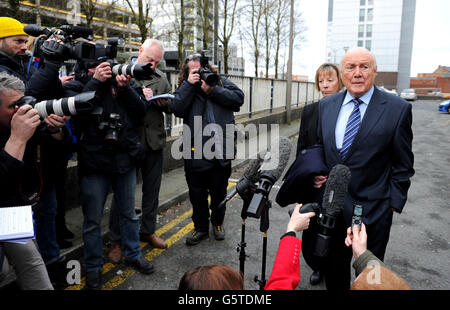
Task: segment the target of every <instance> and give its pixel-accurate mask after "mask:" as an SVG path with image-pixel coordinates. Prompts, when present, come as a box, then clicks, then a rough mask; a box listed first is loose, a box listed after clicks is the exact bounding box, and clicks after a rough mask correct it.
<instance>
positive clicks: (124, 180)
mask: <svg viewBox="0 0 450 310" xmlns="http://www.w3.org/2000/svg"><path fill="white" fill-rule="evenodd" d="M85 65H86V66H85V68H86V69H87V70H89V73H90V75H88V76H84V77H82V78H81V80H80V79H77V80H75V81H73V82H70V83H68V84H67V85H65V86H64V88H65V95H66V96H72V95H76V94H79V93H82V92H86V91H96V95H97V97H98V107H99V108H100V109H101V111H98V112H97V113H94V114H90V115H77V116H74V117H72V120H73V125H74V132H75V134H76V135H77V138H78V168H79V170H78V176H79V179H80V193H81V205H82V209H83V215H84V222H83V241H84V245H85V246H84V259H85V267H86V284H87V287H88V288H91V289H96V288H100V286H101V268H102V265H103V243H102V236H101V220H102V213H103V208H104V204H105V201H106V197H107V195H108V192H109V190H110V188H111V187H112V189H113V191H114V197H115V203H116V207H117V211H118V212H119V217H120V233H121V236H122V251H123V253H124V256H125V257H126V262H127V263H128V264H129V265H131V266H133V267H134V268H135V269H137V270H138V271H140V272H141V273H144V274H150V273H152V272H153V265H152V264H151V263H150V262H149V261H147V260H146V259H145V258H144V257H143V256H142V253H141V248H140V245H139V235H138V230H139V222H138V217H137V216H136V213H135V210H134V205H135V188H136V166H137V162H138V161H139V160H140V159H141V158H142V156H143V154H144V149H143V146H142V144H141V142H140V138H139V135H138V131H137V127H138V126H139V125H140V122H141V121H142V117H143V116H144V115H145V112H146V103H145V102H144V100H143V99H142V98H141V97H140V93H138V91H139V88H134V87H133V86H131V85H130V81H131V77H130V76H125V75H117V76H113V75H112V71H111V66H110V64H109V63H108V62H103V63H100V64H98V65H97V64H96V63H93V64H89V63H86V64H85Z"/></svg>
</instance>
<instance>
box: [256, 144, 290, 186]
mask: <svg viewBox="0 0 450 310" xmlns="http://www.w3.org/2000/svg"><path fill="white" fill-rule="evenodd" d="M291 149H292V143H291V141H290V140H289V139H288V138H286V137H280V138H279V139H276V140H275V141H273V142H272V145H271V146H270V148H269V151H268V152H267V153H266V155H265V158H264V161H263V163H262V164H261V169H260V171H261V176H262V177H263V176H264V177H266V178H269V179H270V180H271V181H272V182H273V183H275V182H276V181H277V180H278V179H279V178H280V177H281V175H282V174H283V171H284V169H285V168H286V166H287V163H288V161H289V157H290V155H291ZM273 183H272V184H273Z"/></svg>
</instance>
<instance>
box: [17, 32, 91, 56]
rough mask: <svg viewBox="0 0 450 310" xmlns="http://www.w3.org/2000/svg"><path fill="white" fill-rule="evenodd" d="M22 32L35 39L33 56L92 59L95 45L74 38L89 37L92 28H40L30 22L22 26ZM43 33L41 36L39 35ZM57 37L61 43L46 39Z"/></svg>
mask: <svg viewBox="0 0 450 310" xmlns="http://www.w3.org/2000/svg"><path fill="white" fill-rule="evenodd" d="M23 30H24V32H25V33H27V34H28V35H30V36H33V37H39V38H37V39H36V40H35V43H34V50H33V56H34V57H44V58H47V59H56V60H63V61H64V60H68V59H76V60H83V59H94V57H95V46H94V45H92V44H90V43H88V42H75V39H78V38H84V39H91V37H92V34H93V32H92V29H90V28H87V27H83V26H72V25H62V26H59V27H57V29H55V28H52V29H48V28H41V27H39V26H38V25H35V24H30V25H27V26H25V27H24V28H23ZM41 35H44V36H43V37H40V36H41ZM53 37H55V38H58V39H60V40H61V41H62V42H63V44H61V43H58V42H56V41H48V39H50V38H53Z"/></svg>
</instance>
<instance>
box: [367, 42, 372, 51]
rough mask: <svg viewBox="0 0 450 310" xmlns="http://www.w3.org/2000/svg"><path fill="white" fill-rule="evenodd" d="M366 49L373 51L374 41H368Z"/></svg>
mask: <svg viewBox="0 0 450 310" xmlns="http://www.w3.org/2000/svg"><path fill="white" fill-rule="evenodd" d="M366 48H367V49H368V50H369V51H370V50H371V49H372V41H370V40H367V41H366Z"/></svg>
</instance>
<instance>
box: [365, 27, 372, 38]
mask: <svg viewBox="0 0 450 310" xmlns="http://www.w3.org/2000/svg"><path fill="white" fill-rule="evenodd" d="M366 37H367V38H371V37H372V25H367V29H366Z"/></svg>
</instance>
